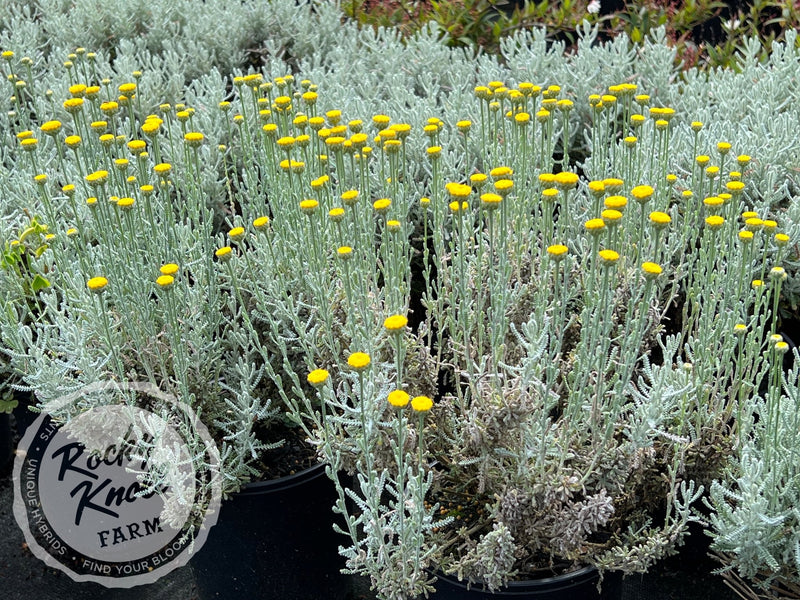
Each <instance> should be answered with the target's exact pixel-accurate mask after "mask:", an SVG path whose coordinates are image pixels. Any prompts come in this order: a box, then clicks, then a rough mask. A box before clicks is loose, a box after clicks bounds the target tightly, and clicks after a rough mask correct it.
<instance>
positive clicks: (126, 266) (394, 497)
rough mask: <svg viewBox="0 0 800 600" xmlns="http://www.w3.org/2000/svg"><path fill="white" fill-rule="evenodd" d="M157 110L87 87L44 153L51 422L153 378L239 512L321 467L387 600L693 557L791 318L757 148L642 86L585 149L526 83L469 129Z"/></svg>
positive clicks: (17, 226) (51, 122)
mask: <svg viewBox="0 0 800 600" xmlns="http://www.w3.org/2000/svg"><path fill="white" fill-rule="evenodd" d="M95 61H96V57H95V58H92V57H91V55H90V53H86V52H81V53H77V52H76V54H75V57H74V58H73V59H72V60H71V66H70V69H72V68H74V67H75V65H76V64H78V65H83V66H85V67H86V71H87V72H91V73H92V77H93V78H98V79H99V77H100V75H99V74H97V70H96V68H95V67H94V66H92V65H94V64H95ZM83 71H84V69H83V67H81V68H80V70H78V69H76V71H75V73H77V72H83ZM69 72H70V73H73V71H69ZM70 77H72V75H70ZM146 82H147V79H146V77H144V76H143V74H141V73H139V72H135V73H133V74H132V75H131V77H130V79H127V78H126V79H124V80H120V81H112V80H110V79H108V80H106V79H99V85H89V84H92V83H94V81H90V80H87V81H86V84H84V83H73V82H70V83H71V85H70V86H68V87H69V96H70V97H69V98H66V99H65V100H64V101H63V105H62V106H61V108H56V110H57V111H58V114H41V115H40V114H36V118H35V119H34V120H33V121H32V122H30V123H25V125H26V127H25V128H23V127H22V126H19V127H18V129H19V131H18V141H16V143H17V146H18V150H17V151H15V152H14V153H12V156H13V158H14V160H15V161H16V162H15V170H14V172H13V174H10V175H9V177H11V178H13V181H14V183H15V184H18V187H13V186H12V187H13V189H10V190H9V191H10V193H11V194H12V195H13V194H16V195H13V198H14V199H15V202H16V203H17V204H24V202H25V201H28V200H29V199H35V200H31V203H32V207H31V210H30V211H29V212H30V214H35V215H36V217H37V222H39V223H44V224H46V225H47V227H48V229H47V233H45V234H44V237H45V238H46V239H45V242H46V245H45V247H44V249H43V250H42V252H41V253H38V254H37V253H33V255H31V254H30V253H29V252H28V250H27V249H26V256H28V259H29V263H30V265H29V267H28V268H29V270H30V273H35V274H41V275H42V277H46V278H47V280H48V283H49V284H50V285H49V286H46V287H44V288H42V289H41V290H39V292H38V294H37V295H36V301H37V302H39V303H40V304H41V305H42V307H43V310H42V312H41V313H40V315H39V317H38V318H36V319H32V320H30V321H29V322H28V323H27V324H26V325H25V326H23V327H19V322H20V319H19V318H17V317H15V316H13V315H5V316H4V321H3V323H2V333H3V340H4V344H5V345H6V347H7V348H8V349H9V350H10V352H9V356H10V359H11V364H12V365H13V366H14V368H15V369H17V370H18V371H19V372H20V373H24V374H25V381H26V383H27V384H28V385H30V386H32V387H34V388H35V389H36V390H37V395H38V398H39V400H40V402H41V404H42V407H43V408H45V409H47V408H48V402H49V401H52V400H55V399H56V398H58V397H59V396H60V395H61V394H62V393H63V392H64V391H65V390H67V389H73V388H74V387H76V386H79V385H82V384H86V383H91V382H94V381H97V380H102V379H105V378H112V379H114V380H117V381H132V380H136V381H138V380H145V381H149V382H151V383H152V384H153V385H154V386H156V387H158V388H160V389H164V390H167V391H170V392H171V393H173V394H174V395H175V396H177V397H178V398H180V399H182V401H184V402H187V403H189V404H191V405H192V406H194V407H195V409H196V410H197V411H199V412H200V413H201V414H202V416H203V418H204V420H205V422H206V423H207V424H208V425H209V426H210V427H211V428H212V429H213V431H214V433H215V435H216V439H217V440H218V443H220V445H221V447H222V455H223V459H224V460H223V464H222V473H223V475H224V477H225V487H226V490H228V491H233V490H235V489H237V488H238V487H239V486H241V485H242V484H243V483H246V482H247V481H248V480H250V479H252V478H253V477H255V476H256V475H257V474H258V473H261V472H262V469H260V468H259V465H257V461H258V460H259V458H260V453H261V451H262V450H270V449H275V448H274V447H275V446H276V445H278V444H280V443H281V440H292V439H296V438H297V437H299V438H300V440H299V442H298V445H300V444H301V443H302V442H303V441H304V440H306V441H308V442H309V443H310V448H311V455H312V456H315V457H318V458H319V459H321V460H322V462H323V463H324V465H325V470H326V472H327V474H328V475H329V476H330V478H331V479H333V480H334V483H335V484H336V492H335V493H336V499H335V509H336V511H337V512H338V513H340V514H341V515H343V521H342V522H341V523H340V524H339V525H338V528H339V529H340V530H341V531H343V532H345V533H346V535H347V536H349V539H350V542H349V545H346V546H345V547H344V548H342V553H343V554H344V556H345V558H346V560H347V569H348V570H349V571H351V572H355V573H359V574H364V575H368V576H369V577H370V578H371V580H372V584H373V586H374V587H375V588H376V589H377V590H378V592H379V594H380V595H381V596H382V597H386V598H410V597H413V596H415V595H419V594H424V593H428V592H430V591H432V590H434V587H433V582H434V580H435V577H436V575H435V573H437V572H438V573H443V574H445V575H455V576H457V577H458V578H461V579H464V580H467V581H472V582H474V584H475V585H476V586H483V587H485V588H487V589H488V590H490V591H494V590H497V589H501V588H502V587H503V586H505V585H506V584H507V583H508V582H510V581H511V580H513V579H515V578H522V579H525V578H530V577H533V576H537V575H542V574H545V575H546V576H551V575H553V574H561V573H562V572H563V571H569V570H570V569H581V568H584V567H586V566H587V565H589V566H593V567H596V568H599V569H602V570H606V569H609V570H614V569H616V570H621V571H625V572H633V571H641V570H645V569H647V568H648V566H649V565H650V564H652V561H654V560H657V559H658V558H660V557H662V556H664V555H666V554H668V553H670V552H673V551H674V550H675V548H676V547H677V546H678V545H679V544H680V543H681V541H682V539H683V536H684V535H685V533H686V528H687V525H688V523H689V522H690V521H691V520H693V519H695V517H694V515H693V514H692V512H691V505H692V503H693V502H694V501H695V500H696V499H697V497H698V496H699V494H700V491H701V485H702V483H704V482H707V481H710V479H711V478H712V477H714V476H716V475H717V474H718V473H719V470H720V469H721V466H722V464H723V463H724V459H725V457H726V456H727V455H728V454H730V452H731V448H732V445H733V443H734V442H733V440H734V438H735V434H736V431H737V429H736V428H737V425H736V421H735V417H736V415H737V414H738V413H737V410H739V409H740V407H741V403H742V400H743V399H744V398H745V397H746V396H747V394H748V392H749V390H750V389H751V388H752V387H753V386H754V385H756V382H757V381H758V377H759V369H758V366H759V364H760V363H759V362H758V352H757V350H756V349H753V348H752V347H750V346H744V347H743V348H742V347H740V339H741V338H740V337H739V335H740V331H742V330H746V331H751V332H752V333H753V335H756V336H759V335H761V334H763V333H764V331H765V328H767V329H768V327H769V321H768V318H767V316H768V314H769V313H770V311H772V312H774V308H772V307H773V304H772V302H773V299H774V298H776V297H777V294H779V289H777V287H776V286H777V283H775V282H773V281H772V280H767V284H764V283H763V280H764V279H765V278H764V277H759V275H760V272H761V270H763V269H765V268H767V269H768V268H771V264H772V262H773V261H774V262H780V253H781V251H782V250H781V248H782V247H783V245H785V243H786V242H787V241H788V239H784V238H783V237H777V236H775V231H776V230H777V227H778V223H776V222H775V221H770V220H769V219H767V218H766V217H769V216H772V215H769V214H766V213H765V212H763V210H762V212H761V213H760V214H759V215H748V216H746V217H745V218H744V219H749V221H746V220H744V219H743V218H742V217H741V214H742V211H743V210H744V209H746V208H747V209H750V208H752V205H751V204H750V203H749V202H751V201H753V198H752V197H751V196H748V195H747V194H746V191H747V183H748V172H747V169H748V165H749V162H750V159H749V157H748V156H746V155H744V154H741V155H739V156H737V157H736V158H734V155H735V154H736V153H738V152H743V151H744V150H745V149H744V148H733V147H732V146H731V144H729V143H727V142H726V141H725V140H717V139H710V140H709V139H706V137H705V134H704V128H703V125H702V124H700V123H696V122H693V123H691V124H689V123H687V122H684V121H681V119H676V121H675V122H672V123H671V119H672V117H673V116H674V111H673V110H671V109H669V108H664V107H659V106H657V105H656V103H655V102H653V101H651V99H650V98H649V97H647V96H646V95H643V94H638V93H637V90H636V86H634V85H632V84H626V85H618V86H616V85H615V86H612V87H610V88H609V89H607V90H606V89H603V90H597V91H598V92H603V93H602V94H598V95H596V96H595V95H593V96H592V97H590V98H589V99H588V103H587V104H586V106H587V107H588V108H587V112H588V114H589V115H590V116H591V120H590V122H589V123H588V124H587V123H585V122H584V120H583V119H578V118H577V117H576V116H575V113H576V112H577V111H573V108H574V107H575V105H576V103H578V102H585V101H586V100H585V99H584V98H574V99H571V98H569V97H568V96H569V93H568V91H562V90H561V89H560V88H559V87H558V86H556V85H551V86H548V87H544V86H542V87H540V86H537V85H534V84H533V83H530V82H525V81H522V82H518V83H516V84H515V85H513V86H511V87H506V86H505V85H503V84H502V82H499V81H497V82H491V83H490V84H489V85H486V86H478V87H477V88H476V89H475V94H474V97H472V109H471V112H470V114H464V115H460V117H461V120H455V119H454V120H453V122H448V123H445V122H444V121H443V120H441V119H440V118H439V117H436V116H434V115H430V116H427V115H424V116H417V117H416V118H417V121H415V122H413V123H411V122H405V121H400V122H395V121H393V120H392V119H391V117H390V116H388V115H386V114H383V113H377V114H356V112H355V111H353V114H349V113H347V112H345V111H342V110H340V109H339V108H336V107H335V106H333V105H327V104H326V102H325V99H324V95H322V94H319V95H318V92H319V90H317V89H316V87H315V86H314V85H313V84H312V83H311V82H310V81H307V80H300V78H299V77H298V78H295V77H293V76H283V77H276V78H274V79H272V80H268V79H267V78H265V77H264V76H263V75H261V74H258V73H252V74H249V75H246V76H245V75H237V76H236V77H234V78H233V79H232V81H231V84H232V85H231V87H230V89H229V90H225V89H224V86H223V85H222V84H223V82H218V83H219V85H218V86H217V87H213V86H210V87H211V88H212V89H211V90H208V89H206V90H201V91H198V90H191V92H192V93H194V94H196V96H197V97H196V102H195V104H196V106H192V105H190V106H185V105H179V104H176V103H174V102H173V103H169V104H167V103H162V104H160V105H158V108H157V109H156V108H155V107H156V105H157V103H158V102H160V101H161V100H162V99H161V98H157V97H155V96H152V95H151V96H148V95H147V93H146V92H144V91H142V89H143V88H144V89H147V86H146V85H145V83H146ZM153 88H154V86H153V85H152V84H151V85H150V88H149V89H151V90H152V89H153ZM214 94H216V98H214ZM226 94H228V95H227V96H226ZM187 95H189V93H188V92H187ZM212 98H213V99H212ZM223 98H227V99H223ZM62 109H63V111H62ZM151 109H152V112H153V113H154V114H151V115H148V116H145V115H147V114H148V113H150V112H151ZM387 112H391V111H389V109H388V108H387ZM155 113H157V114H155ZM56 117H60V119H57V118H56ZM467 117H469V118H467ZM685 117H686V115H684V116H682V117H681V118H685ZM22 118H23V117H22V116H20V119H22ZM426 119H427V120H426ZM18 125H22V123H19V124H18ZM28 126H29V127H28ZM581 140H586V141H585V142H583V141H581ZM702 152H707V153H708V154H702ZM712 156H713V159H712V158H711V157H712ZM712 162H713V163H715V164H713V165H712V164H711V163H712ZM579 171H580V174H579ZM673 173H674V174H673ZM753 203H754V202H753ZM14 218H15V223H14V225H13V227H12V228H11V231H14V232H15V233H14V235H15V236H16V237H15V239H12V240H11V241H10V242H9V247H10V246H11V244H12V243H13V241H17V242H18V243H17V246H19V245H20V240H19V237H20V235H19V233H18V232H19V231H20V230H21V229H22V226H23V225H24V224H25V223H26V221H25V219H29V217H28V216H26V215H25V214H24V212H22V211H18V212H17V213H16V214H15V217H14ZM740 219H742V221H741V222H740ZM753 219H755V220H753ZM742 225H744V230H743V231H741V232H740V231H739V228H740V226H742ZM779 235H783V234H779ZM48 236H52V237H49V238H48ZM754 280H755V281H756V282H757V283H754ZM721 290H724V291H725V292H726V293H725V294H722V293H720V292H721ZM734 290H735V292H736V293H732V292H733V291H734ZM20 310H22V309H20ZM667 325H669V327H671V328H672V329H670V330H665V329H664V327H666V326H667ZM742 328H743V329H742ZM728 381H733V382H736V383H735V384H734V385H733V386H731V387H730V389H729V388H728V387H727V386H725V385H723V383H721V382H728ZM89 400H90V401H97V402H101V401H102V402H104V401H107V399H103V398H96V399H91V398H90V399H89ZM116 401H120V399H117V400H116ZM80 408H81V407H76V406H72V407H70V406H67V407H63V408H62V410H61V411H59V412H56V415H55V416H56V417H58V418H63V419H66V420H68V419H69V418H70V416H71V412H70V411H73V410H75V411H76V410H78V409H80ZM267 423H268V424H269V426H266V425H265V424H267ZM293 432H294V433H297V432H299V434H300V435H299V436H296V437H295V438H293V437H292V433H293ZM288 443H289V445H291V443H290V442H288ZM342 473H348V474H349V475H350V476H352V479H349V480H348V478H347V477H343V476H342V475H341V474H342ZM341 539H343V540H346V539H347V538H341Z"/></svg>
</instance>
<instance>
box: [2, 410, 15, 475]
mask: <svg viewBox="0 0 800 600" xmlns="http://www.w3.org/2000/svg"><path fill="white" fill-rule="evenodd" d="M13 457H14V437H13V435H12V433H11V418H10V416H9V414H8V413H0V474H5V473H7V472H8V470H9V469H10V468H11V463H12V460H11V459H12V458H13Z"/></svg>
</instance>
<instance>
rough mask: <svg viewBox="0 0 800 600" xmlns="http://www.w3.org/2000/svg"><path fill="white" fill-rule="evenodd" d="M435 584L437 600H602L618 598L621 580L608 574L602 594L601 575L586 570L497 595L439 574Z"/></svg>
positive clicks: (518, 583)
mask: <svg viewBox="0 0 800 600" xmlns="http://www.w3.org/2000/svg"><path fill="white" fill-rule="evenodd" d="M436 577H437V578H438V581H437V582H436V584H435V587H436V594H435V595H434V596H433V597H434V598H435V599H436V600H500V599H503V598H517V599H518V600H599V599H601V598H602V599H610V598H615V597H617V596H618V594H619V579H620V578H619V577H618V576H617V575H615V574H606V575H605V577H604V579H603V585H602V592H598V590H597V583H598V581H599V580H600V573H598V571H597V569H595V568H594V567H583V568H582V569H578V570H577V571H572V572H570V573H565V574H563V575H558V576H555V577H547V578H544V579H534V580H530V581H512V582H510V583H509V584H508V586H507V587H505V588H503V589H502V590H499V591H497V592H490V591H489V590H488V589H486V588H485V587H484V586H482V585H470V586H469V589H467V583H466V582H464V581H458V580H457V579H455V578H453V577H450V576H447V575H440V574H438V573H437V575H436Z"/></svg>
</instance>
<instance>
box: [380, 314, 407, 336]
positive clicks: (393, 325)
mask: <svg viewBox="0 0 800 600" xmlns="http://www.w3.org/2000/svg"><path fill="white" fill-rule="evenodd" d="M407 325H408V319H407V318H406V317H405V315H392V316H390V317H386V319H385V320H384V321H383V326H384V328H385V329H386V331H388V332H390V333H397V332H401V331H403V329H405V328H406V326H407Z"/></svg>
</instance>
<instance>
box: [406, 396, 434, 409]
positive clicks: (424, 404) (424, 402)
mask: <svg viewBox="0 0 800 600" xmlns="http://www.w3.org/2000/svg"><path fill="white" fill-rule="evenodd" d="M411 408H413V409H414V410H415V411H417V412H428V411H429V410H430V409H431V408H433V400H432V399H430V398H428V396H416V397H415V398H414V399H413V400H411Z"/></svg>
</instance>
